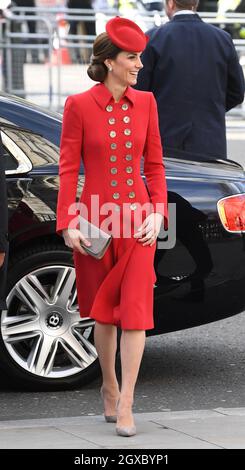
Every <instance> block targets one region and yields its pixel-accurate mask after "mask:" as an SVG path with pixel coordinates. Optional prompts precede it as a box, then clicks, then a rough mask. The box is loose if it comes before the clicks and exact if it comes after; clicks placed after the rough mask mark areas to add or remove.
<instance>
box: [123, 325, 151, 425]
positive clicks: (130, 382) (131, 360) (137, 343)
mask: <svg viewBox="0 0 245 470" xmlns="http://www.w3.org/2000/svg"><path fill="white" fill-rule="evenodd" d="M145 336H146V335H145V330H123V331H122V336H121V343H120V354H121V369H122V386H121V396H120V402H119V407H118V413H117V427H131V426H134V418H133V414H132V405H133V400H134V388H135V384H136V380H137V376H138V372H139V368H140V364H141V359H142V356H143V352H144V347H145Z"/></svg>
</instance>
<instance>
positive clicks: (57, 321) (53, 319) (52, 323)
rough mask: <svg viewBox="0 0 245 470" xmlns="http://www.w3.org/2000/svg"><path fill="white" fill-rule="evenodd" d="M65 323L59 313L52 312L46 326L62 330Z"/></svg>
mask: <svg viewBox="0 0 245 470" xmlns="http://www.w3.org/2000/svg"><path fill="white" fill-rule="evenodd" d="M62 323H63V318H62V316H61V315H60V314H59V313H58V312H52V313H51V314H50V315H48V317H47V319H46V324H47V325H48V326H49V328H53V329H57V328H60V327H61V325H62Z"/></svg>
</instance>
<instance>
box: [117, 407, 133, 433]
mask: <svg viewBox="0 0 245 470" xmlns="http://www.w3.org/2000/svg"><path fill="white" fill-rule="evenodd" d="M118 405H119V400H118V402H117V409H118ZM116 433H117V435H118V436H122V437H131V436H135V434H136V426H116Z"/></svg>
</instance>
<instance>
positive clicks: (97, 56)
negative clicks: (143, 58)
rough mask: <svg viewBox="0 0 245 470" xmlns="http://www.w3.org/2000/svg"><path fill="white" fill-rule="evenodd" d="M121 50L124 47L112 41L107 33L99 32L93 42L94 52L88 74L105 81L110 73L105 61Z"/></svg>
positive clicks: (95, 79)
mask: <svg viewBox="0 0 245 470" xmlns="http://www.w3.org/2000/svg"><path fill="white" fill-rule="evenodd" d="M121 51H122V49H120V48H119V47H117V46H115V45H114V44H113V43H112V42H111V40H110V38H109V36H108V34H107V33H101V34H99V36H97V38H96V39H95V41H94V44H93V54H92V56H91V59H90V65H89V67H88V70H87V74H88V76H89V77H90V78H91V79H92V80H94V81H95V82H103V81H104V80H105V78H106V76H107V73H108V69H107V67H106V65H105V64H104V61H105V60H106V59H115V58H116V56H117V55H118V54H119V52H121Z"/></svg>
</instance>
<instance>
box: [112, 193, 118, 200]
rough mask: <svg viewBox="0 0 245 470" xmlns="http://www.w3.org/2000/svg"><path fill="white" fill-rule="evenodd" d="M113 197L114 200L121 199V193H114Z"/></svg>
mask: <svg viewBox="0 0 245 470" xmlns="http://www.w3.org/2000/svg"><path fill="white" fill-rule="evenodd" d="M112 197H113V199H119V197H120V194H119V193H113V194H112Z"/></svg>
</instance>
